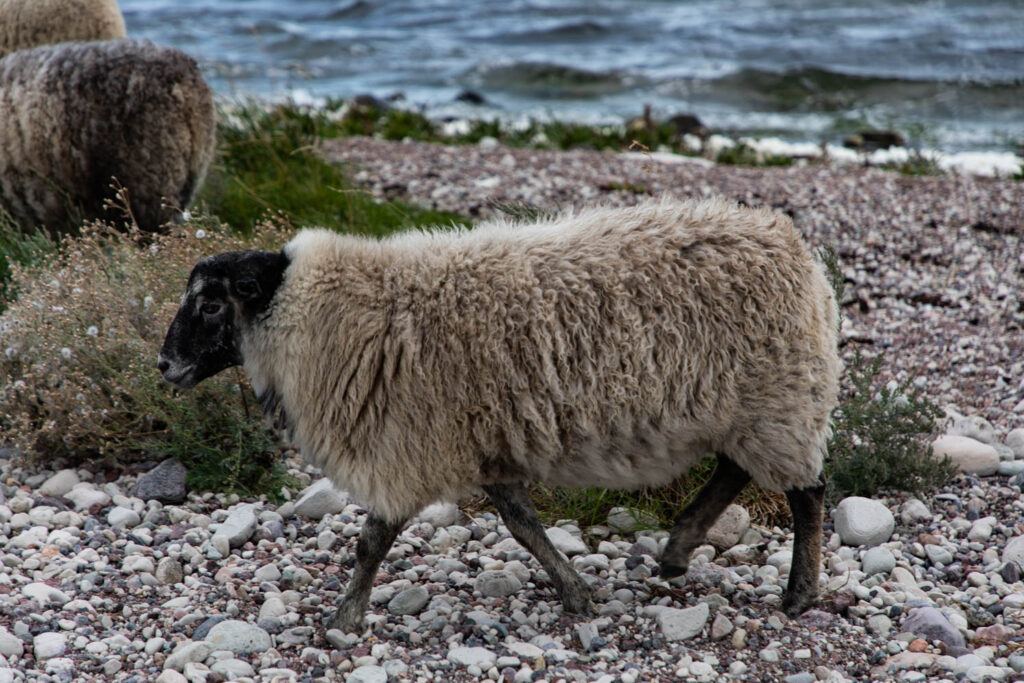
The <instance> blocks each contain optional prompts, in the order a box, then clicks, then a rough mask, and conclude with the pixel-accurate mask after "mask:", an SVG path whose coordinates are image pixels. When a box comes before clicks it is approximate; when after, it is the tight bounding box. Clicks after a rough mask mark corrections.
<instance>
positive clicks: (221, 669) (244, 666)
mask: <svg viewBox="0 0 1024 683" xmlns="http://www.w3.org/2000/svg"><path fill="white" fill-rule="evenodd" d="M210 671H212V672H213V673H215V674H220V675H221V676H223V677H224V678H226V679H228V680H229V681H234V680H237V679H239V678H243V677H250V678H251V677H253V676H255V675H256V672H255V671H254V670H253V668H252V666H251V665H250V664H249V662H244V661H242V660H241V659H234V658H231V659H220V660H218V661H216V662H214V663H213V664H211V665H210ZM349 680H351V679H349Z"/></svg>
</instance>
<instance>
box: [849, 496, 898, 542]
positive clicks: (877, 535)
mask: <svg viewBox="0 0 1024 683" xmlns="http://www.w3.org/2000/svg"><path fill="white" fill-rule="evenodd" d="M835 527H836V532H837V533H838V534H839V538H840V539H841V540H842V542H843V543H844V544H845V545H851V546H857V545H880V544H882V543H885V542H886V541H888V540H889V538H890V537H891V536H892V532H893V530H894V529H895V528H896V519H895V518H894V517H893V515H892V512H890V511H889V508H887V507H886V506H885V505H883V504H882V503H880V502H878V501H877V500H871V499H870V498H861V497H860V496H850V497H849V498H844V499H843V500H841V501H839V505H837V506H836V511H835Z"/></svg>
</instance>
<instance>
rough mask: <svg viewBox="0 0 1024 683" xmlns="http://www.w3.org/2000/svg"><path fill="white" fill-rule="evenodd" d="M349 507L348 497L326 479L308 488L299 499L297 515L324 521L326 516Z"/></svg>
mask: <svg viewBox="0 0 1024 683" xmlns="http://www.w3.org/2000/svg"><path fill="white" fill-rule="evenodd" d="M346 505H348V495H347V494H346V493H345V492H344V491H339V490H338V489H337V488H335V487H334V484H332V483H331V480H330V479H327V478H326V477H324V478H323V479H318V480H317V481H316V482H314V483H313V484H312V485H310V486H308V487H306V490H305V491H303V492H302V494H301V495H300V496H299V499H298V500H297V501H295V514H297V515H301V516H303V517H308V518H310V519H322V518H323V516H324V515H333V514H337V513H339V512H341V511H342V510H344V509H345V506H346Z"/></svg>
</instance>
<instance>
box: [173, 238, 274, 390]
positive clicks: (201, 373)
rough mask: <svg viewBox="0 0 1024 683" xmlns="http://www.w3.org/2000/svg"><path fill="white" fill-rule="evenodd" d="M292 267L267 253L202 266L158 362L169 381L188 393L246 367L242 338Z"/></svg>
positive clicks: (238, 254) (222, 257) (215, 259)
mask: <svg viewBox="0 0 1024 683" xmlns="http://www.w3.org/2000/svg"><path fill="white" fill-rule="evenodd" d="M287 266H288V257H287V256H285V255H284V254H283V253H271V252H265V251H234V252H229V253H226V254H219V255H217V256H211V257H209V258H206V259H203V260H202V261H200V262H199V263H198V264H196V267H195V268H193V269H192V274H191V275H190V276H189V279H188V288H187V289H186V290H185V296H184V297H182V300H181V308H179V309H178V313H177V315H175V316H174V320H173V321H171V326H170V328H169V329H168V330H167V338H166V339H165V340H164V346H163V348H162V349H160V356H159V357H158V358H157V368H158V369H159V370H160V372H161V373H162V374H163V376H164V379H166V380H167V381H168V382H171V383H172V384H175V385H177V386H179V387H182V388H185V389H187V388H190V387H194V386H195V385H196V384H198V383H199V382H201V381H202V380H204V379H206V378H207V377H211V376H213V375H216V374H217V373H218V372H220V371H221V370H224V369H225V368H229V367H231V366H233V365H240V364H241V363H242V353H241V333H242V331H243V330H244V329H245V328H247V327H248V326H250V325H252V323H253V322H254V321H256V320H258V319H259V318H260V316H261V315H264V314H265V313H266V311H267V308H268V306H269V305H270V301H271V299H273V297H274V292H276V291H277V287H278V285H280V284H281V279H282V278H283V277H284V270H285V268H286V267H287Z"/></svg>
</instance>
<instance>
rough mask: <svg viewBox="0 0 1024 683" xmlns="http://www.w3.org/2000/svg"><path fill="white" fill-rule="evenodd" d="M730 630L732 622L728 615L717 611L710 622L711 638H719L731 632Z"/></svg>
mask: <svg viewBox="0 0 1024 683" xmlns="http://www.w3.org/2000/svg"><path fill="white" fill-rule="evenodd" d="M732 630H733V624H732V621H730V620H729V617H727V616H725V615H724V614H722V613H718V614H716V615H715V620H714V621H712V622H711V639H712V640H721V639H722V638H725V637H726V636H727V635H729V634H730V633H732Z"/></svg>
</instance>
